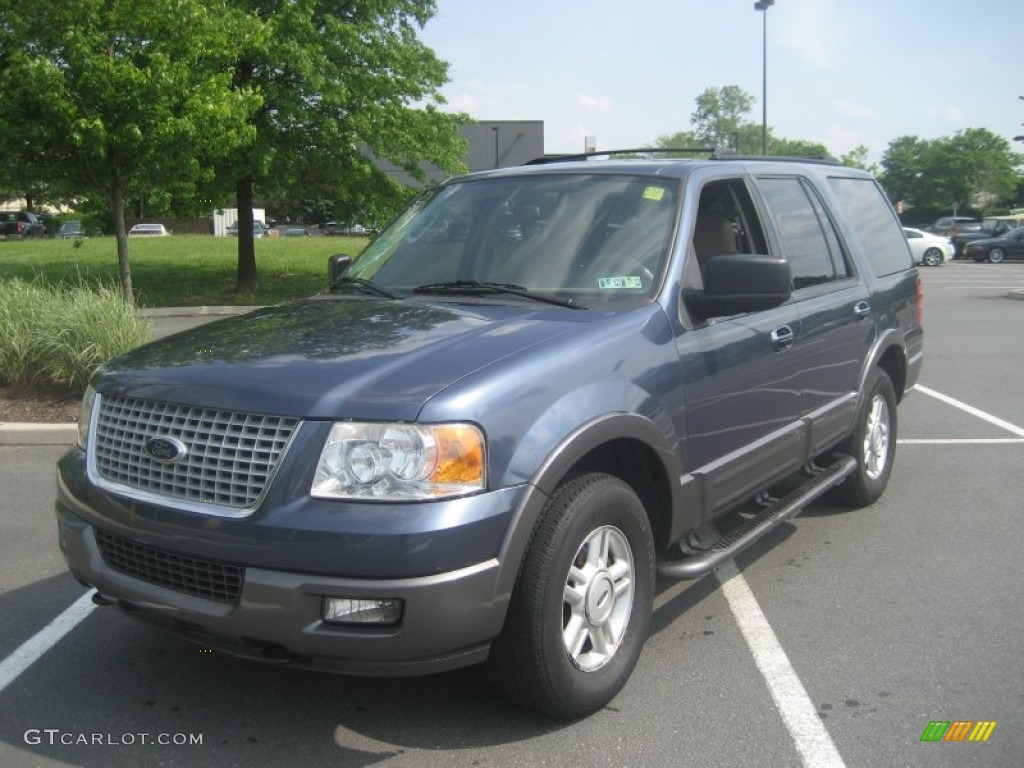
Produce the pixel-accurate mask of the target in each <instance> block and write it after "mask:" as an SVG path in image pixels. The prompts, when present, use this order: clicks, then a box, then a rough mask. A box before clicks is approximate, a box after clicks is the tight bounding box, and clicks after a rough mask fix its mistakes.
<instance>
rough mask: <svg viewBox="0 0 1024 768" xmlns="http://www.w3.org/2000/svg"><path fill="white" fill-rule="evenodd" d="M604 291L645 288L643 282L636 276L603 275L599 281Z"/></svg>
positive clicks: (598, 285) (599, 286) (598, 284)
mask: <svg viewBox="0 0 1024 768" xmlns="http://www.w3.org/2000/svg"><path fill="white" fill-rule="evenodd" d="M597 287H598V288H600V289H601V290H602V291H614V290H616V289H617V288H643V287H644V286H643V282H642V281H641V280H640V278H639V277H636V276H624V277H602V278H601V279H600V280H598V281H597Z"/></svg>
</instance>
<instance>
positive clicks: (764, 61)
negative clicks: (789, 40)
mask: <svg viewBox="0 0 1024 768" xmlns="http://www.w3.org/2000/svg"><path fill="white" fill-rule="evenodd" d="M773 5H775V0H757V2H756V3H754V10H755V11H761V154H762V155H767V154H768V9H769V8H770V7H771V6H773Z"/></svg>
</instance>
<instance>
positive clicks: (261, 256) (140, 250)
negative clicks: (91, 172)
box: [0, 235, 367, 307]
mask: <svg viewBox="0 0 1024 768" xmlns="http://www.w3.org/2000/svg"><path fill="white" fill-rule="evenodd" d="M366 243H367V239H366V238H363V237H287V238H286V237H267V238H261V239H258V240H257V241H256V269H257V273H258V275H259V282H260V289H259V291H258V292H257V293H255V294H253V295H241V294H238V293H235V277H236V273H237V268H238V241H237V240H236V239H235V238H233V237H213V236H212V235H173V236H171V237H153V238H132V239H130V240H129V243H128V255H129V258H130V260H131V268H132V285H133V287H134V289H135V294H136V303H137V304H138V305H139V306H140V307H190V306H217V305H232V304H278V303H280V302H282V301H287V300H289V299H294V298H299V297H302V296H309V295H310V294H313V293H316V292H317V291H320V290H322V289H323V288H324V287H326V285H327V259H328V257H330V256H332V255H333V254H335V253H346V254H348V255H350V256H353V257H354V256H356V255H358V254H359V253H360V252H361V251H362V250H363V248H364V247H365V246H366ZM117 274H118V272H117V243H116V242H115V240H114V238H113V237H91V238H88V239H87V240H82V241H74V240H56V239H49V238H48V239H44V240H25V241H12V242H7V241H0V280H6V279H11V278H15V277H20V278H22V279H25V280H39V281H42V282H43V283H45V284H47V285H56V284H59V283H61V282H72V283H78V282H79V281H80V280H83V279H84V280H86V281H89V282H94V281H97V280H98V281H100V282H102V283H104V284H108V285H111V284H112V285H119V282H118V277H117Z"/></svg>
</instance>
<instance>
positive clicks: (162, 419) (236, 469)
mask: <svg viewBox="0 0 1024 768" xmlns="http://www.w3.org/2000/svg"><path fill="white" fill-rule="evenodd" d="M98 401H99V408H98V413H97V415H96V420H95V422H94V427H93V438H92V450H93V461H94V468H95V471H96V473H97V474H98V476H99V477H100V478H101V479H102V480H105V481H107V482H108V483H112V484H115V485H117V486H119V489H120V490H124V491H127V492H128V493H129V494H130V493H131V491H137V492H140V493H141V494H144V495H154V494H155V495H158V496H160V497H164V498H170V499H177V500H180V501H181V502H187V503H188V506H190V507H197V506H199V505H203V506H204V507H205V506H206V505H209V506H210V509H209V512H210V513H211V514H218V512H217V509H216V508H218V507H219V508H228V509H230V510H244V509H251V508H252V507H254V506H255V505H256V502H257V500H258V499H259V498H260V496H261V495H262V493H263V491H264V490H265V489H266V487H267V484H268V483H269V481H270V477H271V476H272V474H273V472H274V469H275V468H276V466H277V462H278V461H279V460H280V458H281V455H282V454H283V452H284V450H285V448H286V447H287V446H288V442H289V440H290V439H291V436H292V434H293V433H294V432H295V429H296V427H297V426H298V423H299V421H298V419H294V418H287V417H283V416H267V415H263V414H252V413H240V412H237V411H222V410H216V409H212V408H198V407H193V406H187V405H174V404H172V403H163V402H157V401H151V400H135V399H130V398H125V397H111V396H101V397H98ZM156 437H164V438H171V439H174V440H177V441H180V442H181V443H182V444H183V445H184V447H185V452H184V456H183V457H178V458H177V460H175V461H173V462H171V463H168V462H161V461H157V460H156V459H154V458H153V457H152V456H150V455H149V453H147V451H146V443H147V441H149V440H151V439H152V438H156Z"/></svg>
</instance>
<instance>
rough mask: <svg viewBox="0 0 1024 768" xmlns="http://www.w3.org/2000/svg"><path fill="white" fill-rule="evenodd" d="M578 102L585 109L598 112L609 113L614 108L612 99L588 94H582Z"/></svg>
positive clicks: (577, 98) (578, 97)
mask: <svg viewBox="0 0 1024 768" xmlns="http://www.w3.org/2000/svg"><path fill="white" fill-rule="evenodd" d="M576 101H577V102H578V103H579V105H580V106H581V107H584V108H585V109H591V110H594V111H596V112H608V111H610V110H611V108H612V102H611V99H608V98H604V97H596V96H589V95H588V94H586V93H581V94H579V95H578V96H577V97H576Z"/></svg>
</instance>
